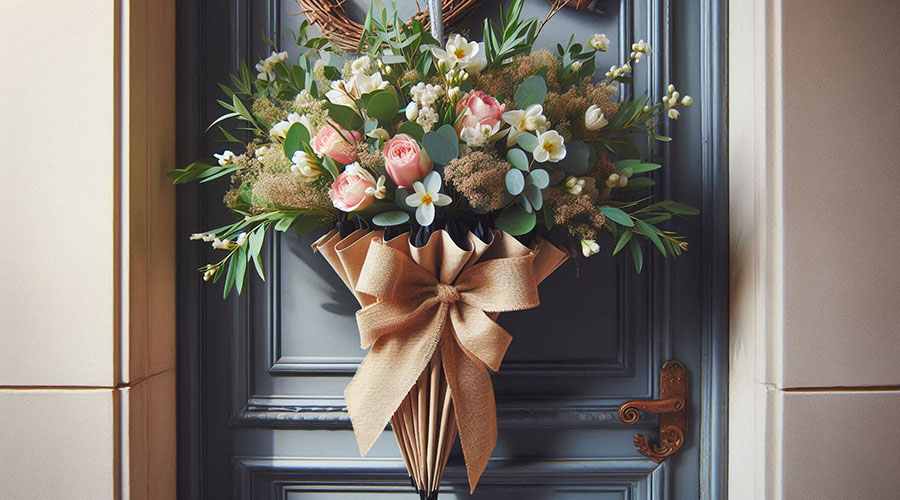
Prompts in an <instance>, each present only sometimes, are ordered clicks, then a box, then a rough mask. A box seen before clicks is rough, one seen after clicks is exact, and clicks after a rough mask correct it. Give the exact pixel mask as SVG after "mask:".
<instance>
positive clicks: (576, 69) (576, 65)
mask: <svg viewBox="0 0 900 500" xmlns="http://www.w3.org/2000/svg"><path fill="white" fill-rule="evenodd" d="M581 66H582V62H581V61H575V62H573V63H572V71H574V72H575V73H578V72H579V71H581Z"/></svg>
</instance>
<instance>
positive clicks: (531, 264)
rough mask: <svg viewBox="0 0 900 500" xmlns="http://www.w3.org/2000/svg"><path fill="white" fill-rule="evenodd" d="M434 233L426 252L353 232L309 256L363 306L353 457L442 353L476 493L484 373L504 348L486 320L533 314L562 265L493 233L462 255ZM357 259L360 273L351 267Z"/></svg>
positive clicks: (350, 391)
mask: <svg viewBox="0 0 900 500" xmlns="http://www.w3.org/2000/svg"><path fill="white" fill-rule="evenodd" d="M440 233H441V234H439V235H438V234H435V235H434V237H433V238H432V240H431V241H429V244H428V246H427V247H426V248H424V249H417V248H415V247H407V245H406V243H404V242H402V239H401V238H397V239H395V240H391V241H390V242H385V241H383V240H382V239H381V238H380V233H375V234H372V233H368V234H362V233H361V232H358V233H354V234H353V235H350V236H348V237H347V238H344V239H340V238H339V237H338V236H336V235H333V234H331V235H326V236H325V237H323V238H322V239H321V240H319V242H317V243H316V244H315V245H314V247H315V248H316V249H318V250H320V251H322V253H323V254H325V256H326V258H327V259H328V260H329V262H331V263H332V265H333V266H334V267H335V269H336V270H337V271H338V273H339V275H340V276H341V278H342V279H343V280H344V281H345V283H347V286H348V287H349V288H350V289H351V290H353V291H354V292H355V293H356V295H357V298H358V299H359V300H360V303H361V304H362V305H363V306H364V307H363V308H362V309H361V310H359V311H358V312H357V315H356V317H357V323H358V325H359V332H360V339H361V346H362V348H364V349H365V348H368V347H370V346H371V351H370V352H369V354H368V355H367V356H366V357H365V359H364V360H363V362H362V363H361V364H360V366H359V369H358V370H357V372H356V375H355V376H354V377H353V380H351V381H350V384H349V385H348V386H347V388H346V390H345V391H344V396H345V399H346V402H347V409H348V412H349V414H350V419H351V421H352V423H353V430H354V432H355V434H356V439H357V442H358V444H359V448H360V451H361V452H362V454H364V455H365V454H366V453H367V452H368V451H369V449H371V447H372V445H373V444H374V443H375V441H376V439H378V436H379V435H381V433H382V432H383V430H384V429H385V427H386V425H387V423H388V422H389V421H390V419H391V416H392V415H393V414H394V412H395V411H396V410H397V408H398V406H400V404H401V402H402V401H403V399H404V398H405V397H406V395H407V394H408V393H409V391H410V389H411V388H412V386H413V385H414V384H415V382H416V380H417V379H418V378H419V375H420V374H421V373H422V371H423V370H424V369H425V367H426V366H427V365H428V363H429V361H430V359H431V357H432V356H433V354H434V352H435V350H436V349H437V348H438V346H440V349H441V358H442V364H443V369H444V374H445V375H446V378H447V382H448V385H449V387H450V393H451V396H452V399H453V408H454V411H455V415H456V422H457V425H458V428H459V436H460V442H461V444H462V449H463V454H464V455H465V460H466V469H467V472H468V476H469V484H470V487H471V489H472V491H474V489H475V486H476V485H477V483H478V479H479V478H480V477H481V474H482V473H483V472H484V470H485V468H486V467H487V464H488V460H489V459H490V456H491V453H492V452H493V449H494V446H495V444H496V442H497V414H496V405H495V401H494V390H493V385H492V384H491V379H490V373H489V371H488V368H490V369H491V370H494V371H497V370H498V369H499V368H500V363H501V361H502V360H503V356H504V355H505V353H506V349H507V347H508V346H509V343H510V341H511V340H512V338H511V336H510V335H509V333H507V332H506V330H504V329H503V328H502V327H500V325H498V324H497V323H495V321H494V320H495V319H496V317H497V315H498V314H499V313H500V312H504V311H517V310H522V309H529V308H533V307H537V306H538V305H539V300H538V292H537V284H538V283H539V282H540V281H542V280H543V279H544V278H545V277H546V276H547V275H549V274H550V273H551V272H552V271H553V270H554V269H556V267H557V266H559V265H560V264H561V263H562V262H563V261H565V259H566V255H565V254H564V253H562V252H561V251H559V250H558V249H556V248H555V247H553V246H552V245H549V244H546V243H545V245H546V246H545V248H544V250H545V251H543V252H541V251H533V250H531V249H528V248H526V247H524V246H523V245H521V244H520V243H518V242H517V241H516V240H515V239H514V238H512V237H510V236H509V235H505V234H502V233H499V232H498V233H496V234H495V238H494V241H493V242H492V243H491V244H489V245H488V244H483V243H481V242H480V241H479V240H477V238H475V237H474V236H472V235H469V236H470V238H469V243H470V244H471V246H472V249H471V250H468V251H465V250H462V249H459V248H458V247H456V245H455V244H453V243H452V240H451V239H450V238H449V236H448V235H446V233H443V231H441V232H440ZM336 240H339V241H336ZM397 240H400V241H399V242H398V241H397ZM539 246H540V245H539ZM438 247H440V248H438ZM363 256H364V261H363V264H362V266H361V268H360V266H358V265H354V263H355V262H358V261H359V260H361V259H362V258H363Z"/></svg>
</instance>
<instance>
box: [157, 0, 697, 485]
mask: <svg viewBox="0 0 900 500" xmlns="http://www.w3.org/2000/svg"><path fill="white" fill-rule="evenodd" d="M522 4H523V0H515V1H513V2H511V4H510V5H509V7H508V9H506V10H504V9H503V8H502V7H501V17H500V22H499V23H495V22H493V21H491V20H485V21H484V41H483V43H477V42H474V41H469V40H467V39H466V38H464V37H462V36H460V35H458V34H453V35H451V36H450V37H449V39H448V40H447V42H446V44H441V43H440V42H439V41H438V40H436V39H434V38H433V37H432V36H431V35H430V34H429V31H428V30H426V29H425V28H424V27H423V26H422V25H421V24H420V23H419V22H418V21H417V20H415V19H413V20H410V21H409V22H407V23H404V22H402V21H401V20H400V19H398V17H397V15H396V14H393V15H389V14H388V13H387V12H386V11H384V10H382V11H381V12H376V10H375V9H371V10H370V11H369V12H368V15H367V17H366V21H365V25H364V27H363V35H362V37H361V39H360V41H359V45H358V48H357V51H356V54H354V55H352V56H350V57H347V56H346V55H345V54H344V53H343V51H342V50H341V49H339V48H337V47H336V46H334V45H332V44H331V43H330V42H329V41H328V40H327V39H324V38H309V37H307V34H306V32H307V29H308V27H309V24H308V22H306V21H304V22H303V23H302V24H301V27H300V33H299V35H298V36H297V37H296V38H297V44H298V45H299V46H300V48H301V52H302V54H301V55H300V56H299V58H298V60H297V61H296V63H293V64H288V55H287V53H286V52H279V51H278V49H277V48H276V47H275V45H274V44H271V43H270V45H272V48H273V49H274V50H273V52H272V54H271V55H270V56H269V57H267V58H265V59H263V60H261V61H259V63H258V64H256V66H255V70H256V75H255V77H254V76H253V72H252V71H251V70H250V69H249V68H248V67H247V66H246V65H244V66H242V67H241V68H240V71H239V72H238V74H237V75H233V76H232V77H231V85H221V87H222V90H223V91H224V92H225V94H226V96H227V97H228V100H227V101H225V100H223V101H219V102H220V104H221V106H222V107H223V108H224V109H225V110H226V113H225V114H223V115H222V116H221V117H219V118H218V119H217V120H215V121H214V122H213V124H212V125H211V126H210V128H212V127H216V128H217V129H218V130H219V131H220V132H221V133H222V134H223V136H224V137H225V139H226V140H228V141H231V142H235V143H239V144H242V145H245V149H244V152H243V153H240V154H238V153H235V152H232V151H228V150H226V151H224V152H222V153H218V154H216V155H215V158H216V159H217V162H216V163H207V162H203V161H198V162H195V163H192V164H190V165H188V166H187V167H185V168H183V169H178V170H174V171H173V172H171V177H172V178H173V179H174V182H175V183H178V184H180V183H185V182H189V181H194V180H199V181H200V182H208V181H211V180H214V179H217V178H221V177H225V176H230V177H231V187H230V189H229V190H228V192H227V193H226V195H225V198H224V202H225V204H226V205H227V206H228V207H229V208H230V209H231V210H233V211H234V212H235V213H236V214H237V215H238V220H237V221H236V222H234V223H232V224H229V225H226V226H224V227H221V228H218V229H215V230H211V231H207V232H204V233H198V234H195V235H194V236H193V237H192V238H194V239H201V240H203V241H207V242H210V243H212V246H213V247H214V248H216V249H221V250H223V257H222V259H221V260H219V261H218V262H215V263H211V264H208V265H206V266H204V267H202V268H201V269H200V270H201V272H202V273H203V278H204V279H205V280H211V281H218V280H219V279H222V278H223V277H224V280H225V283H224V294H225V296H227V295H228V293H229V291H230V290H231V289H236V290H237V291H238V293H240V292H241V291H242V290H243V287H244V283H245V282H246V275H247V274H248V272H249V271H248V268H249V267H251V266H252V267H255V269H256V271H257V273H258V274H259V276H260V277H261V278H263V279H265V274H264V271H263V266H262V261H261V259H260V251H261V248H262V246H263V243H264V240H265V235H266V233H267V232H269V231H270V230H274V231H287V230H289V229H293V230H294V231H296V232H297V233H298V234H300V235H302V234H305V233H307V232H309V231H311V230H313V229H315V228H317V227H320V226H323V225H331V226H332V227H333V228H334V229H333V230H331V231H330V232H329V233H328V234H326V235H325V236H324V237H322V238H321V239H320V240H318V241H316V243H315V244H314V248H315V249H316V250H317V251H319V252H321V253H322V254H323V256H324V257H325V258H326V259H327V260H328V261H329V263H331V265H332V266H333V267H334V268H335V271H336V272H337V273H338V275H339V276H340V277H341V278H342V279H343V280H344V282H345V283H346V284H347V286H348V287H349V288H350V289H351V291H353V292H354V294H355V295H356V297H357V299H358V300H359V302H360V304H361V305H362V306H363V308H362V309H361V310H360V311H359V313H358V314H357V319H358V322H359V326H360V334H361V336H362V338H363V342H362V345H363V347H364V348H365V347H368V346H374V347H373V348H372V351H371V352H370V353H369V355H368V356H367V357H366V360H365V361H364V362H363V364H362V365H361V366H360V368H359V371H358V372H357V375H356V376H355V377H354V379H353V381H352V382H351V384H350V386H348V388H347V391H346V393H345V396H346V399H347V404H348V410H349V412H350V416H351V420H352V421H353V424H354V430H355V431H356V433H357V438H358V441H359V444H360V448H361V450H362V451H363V453H365V452H366V451H367V450H368V448H369V447H370V446H371V445H372V443H374V439H375V438H377V436H378V434H380V433H381V431H382V430H383V429H384V427H385V425H386V424H387V422H388V421H391V422H393V424H394V430H395V434H396V435H397V438H398V440H399V442H400V447H401V451H402V452H403V457H404V459H405V460H406V462H407V466H408V468H409V471H410V476H411V477H412V478H413V482H414V484H416V486H417V489H419V491H420V495H421V496H422V498H434V496H435V495H436V491H437V485H438V484H439V482H440V476H441V472H442V470H443V464H445V463H446V460H447V455H448V454H449V450H450V446H451V445H452V443H453V440H454V439H455V435H456V432H457V430H458V432H459V436H460V440H461V442H462V446H463V451H464V454H465V456H466V463H467V468H468V472H469V479H470V484H471V486H472V488H473V490H474V487H475V484H476V483H477V481H478V477H479V476H480V475H481V473H482V472H483V470H484V468H485V467H486V465H487V460H488V458H489V457H490V453H491V450H492V449H493V446H494V443H495V441H496V420H495V416H494V417H492V416H493V415H495V411H494V407H493V405H494V402H493V392H492V388H491V385H490V378H489V376H488V369H492V370H496V369H499V364H500V360H501V359H502V357H503V354H504V353H505V350H506V346H507V345H508V344H509V341H510V340H511V338H510V337H509V334H507V333H506V332H505V331H503V329H502V328H500V327H499V326H498V325H496V323H494V322H493V320H494V319H496V317H497V314H498V313H499V312H502V311H507V310H518V309H525V308H530V307H535V306H537V305H538V300H537V290H536V286H537V283H539V282H540V281H541V280H542V279H543V278H545V277H546V276H547V275H549V274H550V273H551V272H552V271H553V270H554V269H555V268H556V267H557V266H559V265H560V264H561V263H562V262H563V261H565V260H566V259H567V258H568V257H569V256H576V255H577V254H578V253H580V254H582V255H583V256H584V257H590V256H591V255H594V254H596V253H598V252H599V251H600V248H601V243H600V242H601V241H602V239H604V238H605V239H606V240H607V241H609V243H608V245H606V246H609V247H610V248H612V254H618V253H619V252H621V251H623V250H625V249H626V247H627V248H628V249H629V251H630V253H631V255H632V260H633V263H634V265H635V267H636V269H637V271H638V272H640V270H641V268H642V266H643V254H642V247H641V243H640V241H641V240H647V241H649V244H650V245H652V246H653V247H655V248H656V249H658V251H659V252H660V253H662V255H664V256H666V255H669V254H672V255H679V254H680V253H681V252H683V251H684V250H686V248H687V243H686V241H685V240H684V239H683V238H682V237H681V236H679V235H677V234H675V233H672V232H670V231H667V230H665V229H662V228H661V227H660V226H659V225H660V223H662V222H664V221H666V220H668V219H670V218H672V217H673V216H679V215H693V214H696V213H697V212H696V210H695V209H693V208H692V207H689V206H687V205H684V204H681V203H677V202H674V201H653V200H652V197H651V196H648V193H647V192H648V190H649V189H650V188H651V186H653V180H652V179H650V178H649V177H648V176H647V175H646V174H647V173H649V172H651V171H654V170H656V169H659V168H661V165H660V164H658V163H654V162H653V161H651V160H650V158H652V157H651V152H652V151H653V149H654V144H655V142H656V141H669V140H671V139H670V138H668V137H665V136H662V135H661V134H660V133H659V125H660V124H661V123H662V122H663V121H664V120H665V119H671V120H676V119H678V117H679V110H678V108H679V107H686V106H690V104H691V98H690V97H689V96H683V97H682V96H681V95H680V93H679V92H678V91H677V90H675V88H674V87H673V86H672V85H669V87H668V89H667V93H666V96H665V97H664V98H663V99H662V101H661V102H658V103H655V102H651V100H650V99H649V98H648V97H637V98H629V99H622V98H621V96H619V95H618V94H619V92H618V90H619V84H621V83H628V82H631V80H632V71H633V66H634V65H635V64H636V63H638V62H639V61H641V59H643V58H644V57H648V56H650V55H651V54H652V50H651V47H650V46H649V45H648V44H647V43H645V42H644V41H639V42H637V43H635V44H633V45H632V51H631V54H630V57H629V59H628V60H627V61H626V62H625V63H624V64H622V65H621V66H613V67H611V68H610V69H609V71H608V72H606V78H605V79H604V80H603V81H599V82H595V81H593V75H594V73H595V64H596V56H597V53H598V52H604V51H606V50H607V49H608V48H609V44H610V41H609V39H608V38H607V37H606V36H605V35H602V34H596V35H593V36H591V37H590V38H589V40H587V43H586V44H584V45H583V44H581V43H577V42H575V40H573V39H570V40H569V42H568V43H567V44H566V45H565V46H563V45H561V44H560V45H558V46H557V51H556V53H555V54H554V53H552V52H550V51H548V50H546V49H538V50H534V49H533V46H534V44H535V41H536V40H537V38H538V35H539V34H540V33H541V30H542V29H543V28H544V26H545V25H546V24H547V22H548V21H549V20H550V19H551V18H552V16H553V14H555V13H556V12H557V11H558V10H559V9H560V8H561V7H562V5H563V4H564V2H557V3H556V4H554V6H553V7H552V8H551V11H550V14H549V15H548V16H547V17H546V18H545V19H544V20H542V21H539V20H537V19H523V18H522V17H521V9H522ZM229 121H230V122H231V123H235V124H236V125H237V127H234V128H233V129H232V130H231V131H229V130H228V129H226V128H225V127H224V126H223V125H224V124H225V123H226V122H229ZM239 132H240V133H243V134H244V136H249V141H242V140H241V139H239V138H238V137H237V136H236V135H235V134H238V133H239ZM446 325H452V328H450V327H448V326H446ZM406 331H420V332H422V334H421V335H419V336H416V339H412V338H410V336H409V335H405V334H404V333H403V332H406ZM464 387H465V388H466V389H465V390H464V389H463V388H464ZM473 387H476V388H477V390H474V389H472V388H473ZM423 405H424V406H423ZM421 412H426V413H427V414H428V415H430V416H431V418H429V419H426V420H427V422H428V423H427V425H426V423H423V421H422V417H423V415H425V413H421ZM491 418H493V420H491ZM423 426H425V427H423ZM425 428H427V429H425ZM423 429H424V430H423ZM423 440H424V441H427V444H426V443H425V442H424V441H423ZM426 449H427V450H428V451H427V453H425V452H424V451H423V450H426Z"/></svg>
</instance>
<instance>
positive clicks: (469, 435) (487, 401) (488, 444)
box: [441, 328, 497, 493]
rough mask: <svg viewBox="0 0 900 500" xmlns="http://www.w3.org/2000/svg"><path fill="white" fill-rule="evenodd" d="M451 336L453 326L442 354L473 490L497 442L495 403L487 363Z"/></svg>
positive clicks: (453, 334) (446, 338)
mask: <svg viewBox="0 0 900 500" xmlns="http://www.w3.org/2000/svg"><path fill="white" fill-rule="evenodd" d="M453 336H455V333H453V331H452V328H448V329H447V332H446V333H445V335H444V340H445V341H442V342H441V356H442V357H443V362H444V374H445V375H446V377H447V384H448V385H449V386H450V393H451V394H452V395H453V408H454V412H455V414H456V423H457V426H458V428H459V441H460V444H461V445H462V449H463V455H465V459H466V471H467V472H468V475H469V487H470V493H474V492H475V486H477V485H478V480H479V479H480V478H481V474H482V473H483V472H484V470H485V469H486V468H487V465H488V461H489V460H490V458H491V453H493V451H494V446H495V445H496V444H497V407H496V403H495V402H494V387H493V385H492V384H491V376H490V373H488V369H487V366H485V364H484V363H483V362H482V361H480V360H478V359H473V358H472V357H469V356H468V355H467V354H466V353H465V352H464V351H463V350H462V348H461V347H460V345H459V343H458V341H457V339H455V338H452V337H453Z"/></svg>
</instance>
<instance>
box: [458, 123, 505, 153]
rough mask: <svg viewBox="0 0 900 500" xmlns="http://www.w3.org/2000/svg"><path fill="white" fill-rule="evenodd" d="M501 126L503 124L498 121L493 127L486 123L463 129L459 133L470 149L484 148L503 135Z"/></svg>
mask: <svg viewBox="0 0 900 500" xmlns="http://www.w3.org/2000/svg"><path fill="white" fill-rule="evenodd" d="M501 125H502V123H501V122H499V121H498V122H497V123H495V124H494V126H493V127H492V126H490V125H488V124H486V123H482V124H480V125H477V126H475V127H463V129H462V130H460V132H459V138H460V139H462V140H463V141H465V142H466V144H467V145H468V146H469V147H473V148H478V147H484V146H486V145H487V144H488V143H489V142H492V141H493V140H495V139H497V138H498V137H499V136H500V135H501V134H500V126H501Z"/></svg>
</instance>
